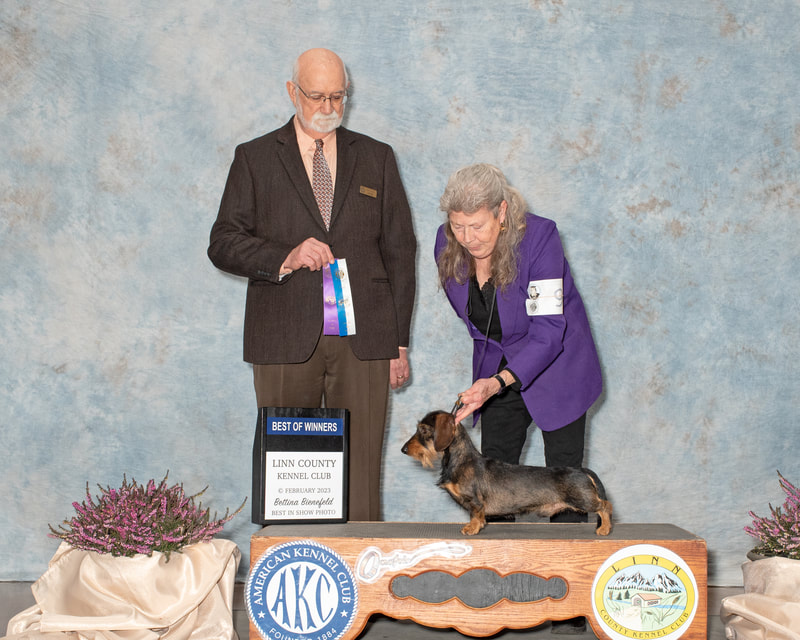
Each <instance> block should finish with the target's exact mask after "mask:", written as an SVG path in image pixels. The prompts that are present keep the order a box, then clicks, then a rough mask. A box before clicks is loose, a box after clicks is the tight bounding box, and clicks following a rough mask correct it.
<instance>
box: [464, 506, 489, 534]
mask: <svg viewBox="0 0 800 640" xmlns="http://www.w3.org/2000/svg"><path fill="white" fill-rule="evenodd" d="M485 526H486V510H485V509H484V507H483V505H481V506H480V507H474V508H473V509H472V510H471V511H470V520H469V522H468V523H467V524H465V525H464V526H463V527H461V533H463V534H464V535H465V536H474V535H475V534H476V533H478V532H479V531H480V530H481V529H483V528H484V527H485Z"/></svg>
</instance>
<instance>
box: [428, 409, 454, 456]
mask: <svg viewBox="0 0 800 640" xmlns="http://www.w3.org/2000/svg"><path fill="white" fill-rule="evenodd" d="M455 436H456V419H455V416H453V414H452V413H445V412H444V411H442V413H440V414H439V415H438V416H436V428H435V431H434V436H433V448H434V449H436V450H437V451H444V450H445V449H447V447H449V446H450V444H451V443H452V442H453V438H455Z"/></svg>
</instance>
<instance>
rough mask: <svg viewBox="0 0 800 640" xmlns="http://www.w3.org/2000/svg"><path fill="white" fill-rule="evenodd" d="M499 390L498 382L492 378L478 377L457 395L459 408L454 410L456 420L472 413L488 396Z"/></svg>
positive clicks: (460, 419) (458, 420)
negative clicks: (459, 401) (459, 403)
mask: <svg viewBox="0 0 800 640" xmlns="http://www.w3.org/2000/svg"><path fill="white" fill-rule="evenodd" d="M498 391H500V383H499V382H498V381H497V380H495V379H494V378H478V379H477V380H476V381H475V382H474V383H472V386H471V387H470V388H469V389H467V390H466V391H464V392H463V393H460V394H459V395H458V397H459V399H460V400H461V408H460V409H459V410H458V411H457V412H456V416H455V418H456V422H461V421H462V420H463V419H464V418H466V417H467V416H469V415H470V414H472V413H474V412H475V411H477V410H478V409H480V408H481V407H482V406H483V403H484V402H486V401H487V400H488V399H489V398H491V397H492V396H493V395H495V394H496V393H497V392H498Z"/></svg>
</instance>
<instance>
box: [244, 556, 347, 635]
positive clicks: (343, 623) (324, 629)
mask: <svg viewBox="0 0 800 640" xmlns="http://www.w3.org/2000/svg"><path fill="white" fill-rule="evenodd" d="M245 601H246V604H247V613H248V615H249V616H250V620H251V621H252V622H253V625H254V626H255V627H256V629H258V632H259V633H260V634H261V637H262V638H269V639H270V640H300V639H303V640H305V639H307V638H324V639H325V640H336V639H337V638H340V637H341V636H342V635H343V634H344V632H345V631H347V630H348V629H349V628H350V625H352V624H353V619H354V618H355V613H356V610H357V609H358V590H357V587H356V582H355V579H354V577H353V572H352V571H351V570H350V567H349V566H348V565H347V563H346V562H345V561H344V560H342V558H341V557H340V556H339V555H338V554H337V553H336V552H335V551H333V549H329V548H328V547H326V546H324V545H321V544H319V543H317V542H314V541H313V540H298V541H292V542H286V543H284V544H280V545H276V546H274V547H270V548H269V549H267V550H266V551H265V552H264V553H263V555H262V556H261V557H260V558H259V559H258V561H257V562H256V564H255V565H254V566H253V569H252V570H251V571H250V575H249V576H248V578H247V584H246V585H245Z"/></svg>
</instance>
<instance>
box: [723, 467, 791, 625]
mask: <svg viewBox="0 0 800 640" xmlns="http://www.w3.org/2000/svg"><path fill="white" fill-rule="evenodd" d="M778 478H779V482H780V486H781V489H783V492H784V493H785V494H786V499H785V501H784V503H783V505H781V506H779V507H773V506H772V505H771V504H770V505H769V510H770V515H768V516H758V515H756V514H755V513H754V512H752V511H750V512H748V513H749V515H750V517H751V518H753V522H752V524H751V525H748V526H746V527H745V528H744V530H745V532H746V533H747V534H748V535H750V536H752V537H753V538H755V539H756V540H757V541H758V543H757V544H756V546H755V547H754V548H753V550H752V551H751V552H749V553H748V558H749V562H746V563H745V564H744V565H742V574H743V578H744V580H743V585H744V593H742V594H738V595H735V596H729V597H727V598H724V599H723V600H722V608H721V612H720V614H721V616H722V619H723V622H724V623H725V629H726V633H727V637H728V638H735V639H750V638H752V639H763V638H797V637H800V489H798V488H797V487H796V486H794V485H793V484H791V483H790V482H789V481H788V480H787V479H786V478H784V477H783V475H781V472H780V471H778Z"/></svg>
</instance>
